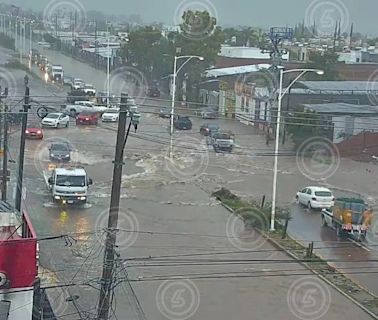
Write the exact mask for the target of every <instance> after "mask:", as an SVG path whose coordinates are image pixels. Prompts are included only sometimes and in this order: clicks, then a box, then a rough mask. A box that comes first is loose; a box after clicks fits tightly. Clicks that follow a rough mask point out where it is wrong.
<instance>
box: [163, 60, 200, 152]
mask: <svg viewBox="0 0 378 320" xmlns="http://www.w3.org/2000/svg"><path fill="white" fill-rule="evenodd" d="M185 58H186V59H187V60H186V61H185V62H184V63H183V64H182V65H181V67H180V68H179V69H178V70H177V61H178V60H179V59H185ZM192 59H198V60H200V61H203V60H204V57H201V56H176V55H175V60H174V65H173V81H172V100H171V122H170V137H171V143H170V148H169V158H172V146H173V117H174V115H175V97H176V78H177V74H178V73H179V72H180V70H181V69H182V68H183V67H184V65H186V64H187V63H188V62H189V61H190V60H192Z"/></svg>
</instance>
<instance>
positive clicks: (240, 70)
mask: <svg viewBox="0 0 378 320" xmlns="http://www.w3.org/2000/svg"><path fill="white" fill-rule="evenodd" d="M270 67H271V65H270V64H252V65H247V66H240V67H230V68H218V69H210V70H206V71H205V76H206V77H207V78H212V77H222V76H233V75H238V74H244V73H251V72H258V71H261V70H264V69H269V68H270Z"/></svg>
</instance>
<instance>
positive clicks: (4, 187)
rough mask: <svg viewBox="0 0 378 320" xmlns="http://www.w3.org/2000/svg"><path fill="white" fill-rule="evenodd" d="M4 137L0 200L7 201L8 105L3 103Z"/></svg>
mask: <svg viewBox="0 0 378 320" xmlns="http://www.w3.org/2000/svg"><path fill="white" fill-rule="evenodd" d="M3 123H4V138H3V143H4V147H3V176H2V178H3V181H2V185H1V187H2V188H1V200H3V201H7V191H8V190H7V189H8V188H7V181H8V106H7V105H4V113H3Z"/></svg>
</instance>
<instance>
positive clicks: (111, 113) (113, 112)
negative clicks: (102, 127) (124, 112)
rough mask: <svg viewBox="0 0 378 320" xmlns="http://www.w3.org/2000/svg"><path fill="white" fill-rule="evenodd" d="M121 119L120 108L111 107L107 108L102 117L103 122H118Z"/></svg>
mask: <svg viewBox="0 0 378 320" xmlns="http://www.w3.org/2000/svg"><path fill="white" fill-rule="evenodd" d="M118 119H119V109H118V108H111V109H109V110H106V111H105V112H104V113H103V114H102V117H101V120H102V122H117V121H118Z"/></svg>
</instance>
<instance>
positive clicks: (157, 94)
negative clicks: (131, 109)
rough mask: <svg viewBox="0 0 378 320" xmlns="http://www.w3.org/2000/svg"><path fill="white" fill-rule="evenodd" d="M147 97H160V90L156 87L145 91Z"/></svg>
mask: <svg viewBox="0 0 378 320" xmlns="http://www.w3.org/2000/svg"><path fill="white" fill-rule="evenodd" d="M147 96H148V97H160V90H159V88H157V87H150V88H148V90H147Z"/></svg>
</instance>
